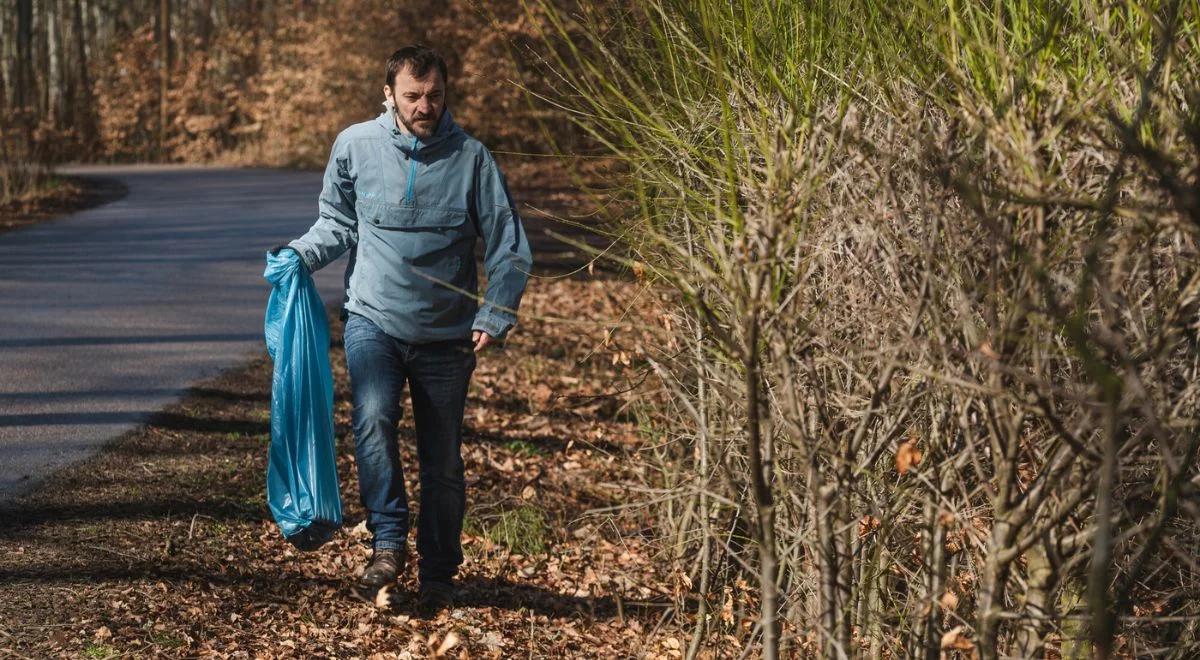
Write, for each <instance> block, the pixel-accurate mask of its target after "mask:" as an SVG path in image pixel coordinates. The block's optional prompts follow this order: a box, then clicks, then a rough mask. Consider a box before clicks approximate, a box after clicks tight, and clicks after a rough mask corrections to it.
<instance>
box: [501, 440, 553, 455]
mask: <svg viewBox="0 0 1200 660" xmlns="http://www.w3.org/2000/svg"><path fill="white" fill-rule="evenodd" d="M504 448H505V449H507V450H508V451H510V452H512V453H514V454H516V455H517V456H539V455H542V454H545V453H546V450H545V449H542V448H541V447H539V446H537V445H535V444H534V443H532V442H530V441H528V440H509V441H508V442H506V443H504Z"/></svg>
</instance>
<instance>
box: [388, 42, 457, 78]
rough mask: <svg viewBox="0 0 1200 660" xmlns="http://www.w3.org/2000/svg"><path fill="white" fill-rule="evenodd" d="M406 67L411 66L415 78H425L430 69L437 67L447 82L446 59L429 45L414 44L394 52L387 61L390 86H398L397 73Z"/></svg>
mask: <svg viewBox="0 0 1200 660" xmlns="http://www.w3.org/2000/svg"><path fill="white" fill-rule="evenodd" d="M405 67H411V69H412V74H413V77H414V78H424V77H425V74H427V73H429V70H430V69H432V68H433V67H437V70H438V73H440V74H442V82H443V83H445V82H446V60H444V59H442V56H441V55H438V53H437V51H435V50H434V49H432V48H430V47H428V46H423V45H421V44H414V45H412V46H405V47H404V48H401V49H400V50H398V51H396V52H394V53H392V56H391V57H389V58H388V62H387V86H388V87H395V86H396V75H397V74H399V73H400V72H401V71H403V70H404V69H405Z"/></svg>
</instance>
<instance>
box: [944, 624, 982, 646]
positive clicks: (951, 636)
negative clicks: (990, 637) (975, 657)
mask: <svg viewBox="0 0 1200 660" xmlns="http://www.w3.org/2000/svg"><path fill="white" fill-rule="evenodd" d="M965 630H966V626H954V627H953V628H951V629H950V630H947V631H946V634H944V635H942V648H943V649H952V650H956V651H970V650H971V649H973V648H975V643H974V642H972V641H971V640H969V639H967V636H966V634H965V633H964V631H965Z"/></svg>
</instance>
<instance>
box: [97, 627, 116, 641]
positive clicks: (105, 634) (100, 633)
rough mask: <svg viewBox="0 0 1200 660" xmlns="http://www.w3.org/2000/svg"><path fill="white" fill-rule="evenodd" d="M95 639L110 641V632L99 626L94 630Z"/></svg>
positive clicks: (106, 628)
mask: <svg viewBox="0 0 1200 660" xmlns="http://www.w3.org/2000/svg"><path fill="white" fill-rule="evenodd" d="M95 637H96V639H112V631H111V630H109V629H108V626H100V627H99V628H97V629H96V635H95Z"/></svg>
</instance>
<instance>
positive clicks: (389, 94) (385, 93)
mask: <svg viewBox="0 0 1200 660" xmlns="http://www.w3.org/2000/svg"><path fill="white" fill-rule="evenodd" d="M383 98H385V99H387V100H389V101H391V102H392V103H395V102H396V99H394V98H392V88H391V87H388V86H387V85H384V86H383Z"/></svg>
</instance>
